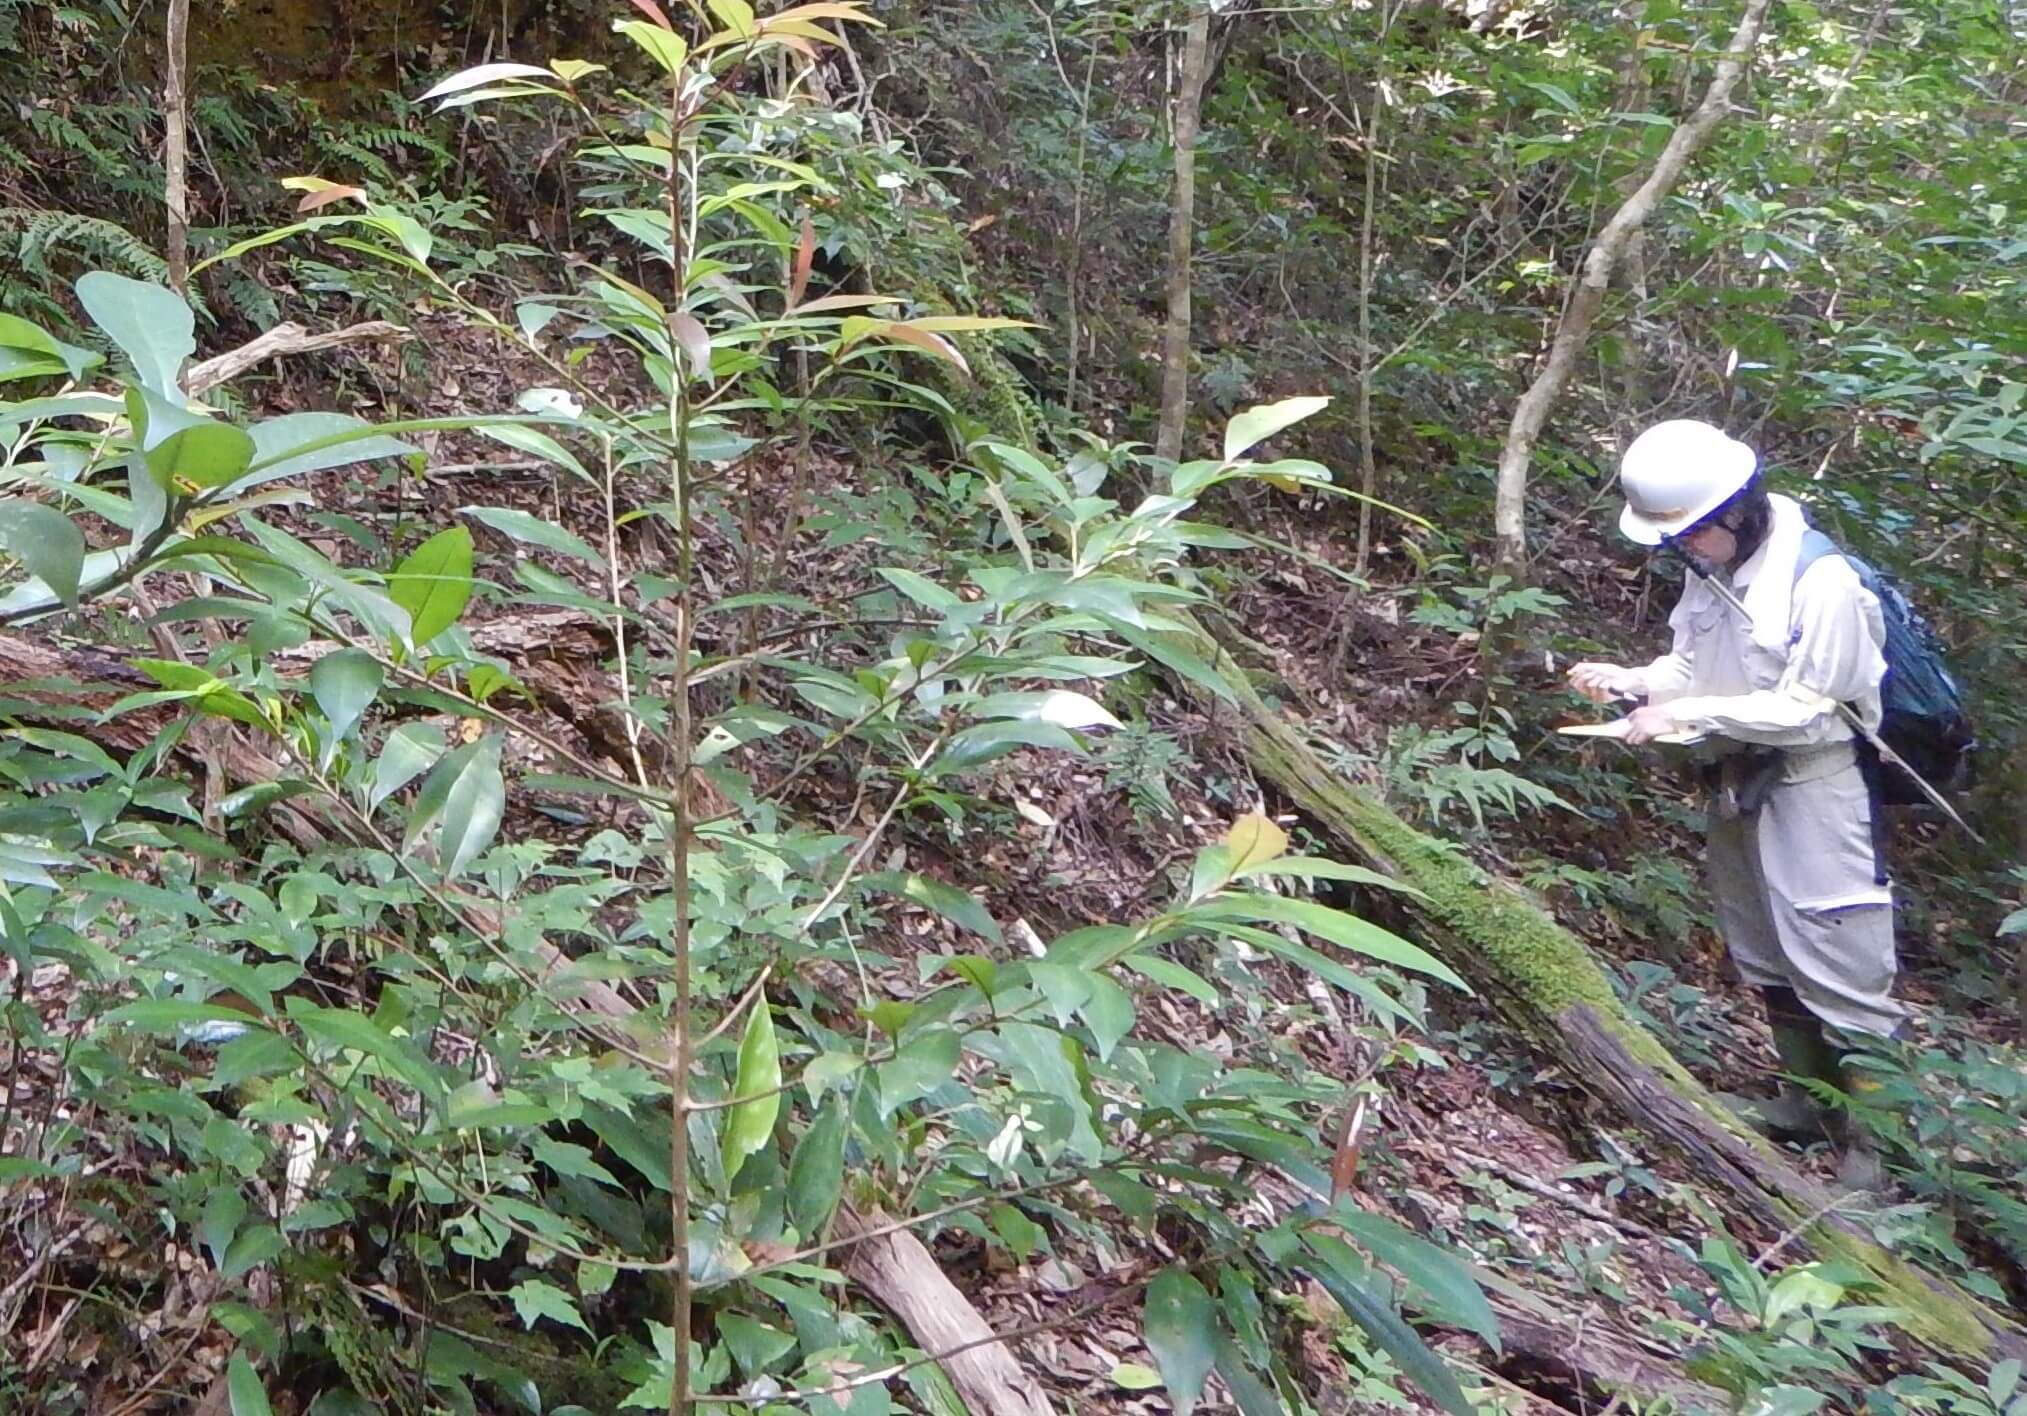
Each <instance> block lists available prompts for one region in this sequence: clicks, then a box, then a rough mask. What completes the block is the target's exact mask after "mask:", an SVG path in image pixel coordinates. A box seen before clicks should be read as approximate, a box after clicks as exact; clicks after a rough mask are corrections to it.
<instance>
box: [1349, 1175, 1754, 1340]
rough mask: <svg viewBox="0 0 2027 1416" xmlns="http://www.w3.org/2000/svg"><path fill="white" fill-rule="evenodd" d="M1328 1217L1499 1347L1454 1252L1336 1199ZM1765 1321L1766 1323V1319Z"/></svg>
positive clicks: (1448, 1315)
mask: <svg viewBox="0 0 2027 1416" xmlns="http://www.w3.org/2000/svg"><path fill="white" fill-rule="evenodd" d="M1332 1218H1333V1220H1334V1221H1335V1222H1336V1223H1337V1225H1338V1226H1339V1227H1340V1228H1342V1229H1343V1230H1344V1231H1345V1232H1346V1233H1347V1234H1349V1235H1351V1237H1352V1238H1354V1239H1356V1240H1357V1241H1358V1242H1359V1243H1361V1244H1363V1245H1365V1247H1366V1248H1367V1249H1369V1250H1371V1252H1372V1255H1373V1257H1374V1258H1376V1259H1378V1260H1379V1261H1380V1262H1381V1263H1384V1264H1386V1265H1387V1266H1389V1267H1390V1268H1393V1269H1394V1270H1396V1271H1397V1272H1398V1273H1399V1274H1400V1276H1401V1277H1402V1278H1403V1279H1405V1280H1407V1283H1408V1287H1409V1288H1411V1289H1413V1290H1415V1291H1416V1292H1417V1293H1419V1294H1420V1295H1422V1297H1423V1298H1425V1299H1426V1300H1427V1301H1428V1304H1429V1306H1430V1307H1431V1308H1432V1309H1434V1310H1435V1311H1436V1313H1437V1315H1438V1316H1439V1317H1441V1318H1442V1319H1443V1320H1444V1321H1446V1322H1449V1323H1453V1324H1455V1325H1456V1326H1458V1327H1462V1328H1465V1329H1467V1330H1469V1331H1471V1332H1475V1333H1477V1334H1478V1336H1480V1337H1482V1338H1484V1339H1485V1341H1486V1344H1487V1345H1488V1346H1490V1347H1491V1348H1492V1350H1493V1351H1494V1352H1497V1351H1499V1319H1498V1317H1496V1316H1495V1315H1494V1314H1493V1311H1492V1305H1491V1304H1490V1303H1488V1302H1486V1301H1485V1291H1484V1290H1483V1289H1482V1288H1480V1287H1479V1286H1478V1280H1477V1279H1475V1278H1473V1277H1472V1276H1471V1270H1470V1269H1468V1268H1466V1267H1465V1266H1464V1264H1463V1263H1462V1261H1460V1260H1459V1259H1458V1258H1457V1257H1456V1256H1454V1255H1452V1254H1450V1253H1449V1252H1447V1251H1446V1250H1444V1249H1441V1248H1439V1247H1438V1246H1436V1245H1434V1244H1431V1243H1430V1242H1429V1241H1428V1240H1426V1239H1424V1238H1422V1236H1421V1235H1419V1234H1415V1233H1412V1232H1410V1231H1409V1230H1407V1229H1404V1228H1402V1227H1401V1226H1400V1225H1398V1224H1396V1223H1394V1222H1393V1221H1392V1220H1390V1219H1387V1218H1384V1217H1383V1216H1381V1215H1376V1214H1371V1213H1368V1212H1367V1211H1365V1210H1361V1209H1358V1208H1356V1207H1354V1206H1352V1205H1348V1204H1340V1205H1339V1206H1338V1207H1337V1208H1336V1210H1335V1211H1334V1212H1333V1214H1332ZM1768 1322H1769V1324H1770V1325H1771V1322H1772V1320H1771V1319H1769V1320H1768Z"/></svg>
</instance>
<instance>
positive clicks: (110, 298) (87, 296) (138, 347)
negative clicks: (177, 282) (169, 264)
mask: <svg viewBox="0 0 2027 1416" xmlns="http://www.w3.org/2000/svg"><path fill="white" fill-rule="evenodd" d="M77 298H78V301H79V303H80V304H82V305H83V306H84V310H85V313H86V314H88V315H90V316H91V320H92V323H93V324H95V325H97V326H98V327H99V328H100V329H101V330H103V331H104V332H105V335H106V337H107V338H108V339H110V340H112V342H113V343H115V344H117V345H119V347H120V350H121V352H122V353H124V354H125V355H126V356H127V361H128V363H130V364H132V365H133V369H134V374H135V376H136V377H137V378H139V379H140V381H141V383H142V385H143V386H144V387H146V388H150V389H153V390H154V391H155V392H156V393H159V394H162V395H163V396H165V397H167V396H170V395H171V394H172V393H173V391H174V390H175V389H176V388H177V387H178V383H177V380H178V379H179V377H180V376H181V374H182V372H183V362H184V360H186V359H188V358H189V357H190V356H191V355H192V354H194V353H196V352H197V321H196V317H195V316H193V315H192V314H191V313H190V306H189V305H188V304H187V303H186V302H185V301H184V300H183V298H182V297H181V296H180V295H178V294H177V293H176V292H175V291H173V290H171V289H169V288H168V287H167V286H163V285H156V284H153V283H152V282H150V281H146V280H134V279H132V278H130V277H128V276H124V275H115V274H113V273H112V272H111V271H105V270H95V271H93V272H91V273H90V274H89V275H86V276H82V277H80V278H79V280H78V282H77Z"/></svg>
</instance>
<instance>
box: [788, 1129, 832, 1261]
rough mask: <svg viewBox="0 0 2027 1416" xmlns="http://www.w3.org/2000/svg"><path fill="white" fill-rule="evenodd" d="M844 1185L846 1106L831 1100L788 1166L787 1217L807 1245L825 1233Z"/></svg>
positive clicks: (801, 1142) (803, 1137)
mask: <svg viewBox="0 0 2027 1416" xmlns="http://www.w3.org/2000/svg"><path fill="white" fill-rule="evenodd" d="M844 1181H845V1102H844V1098H843V1097H842V1096H833V1097H831V1099H830V1101H829V1103H828V1104H827V1105H825V1106H824V1108H823V1109H822V1110H821V1111H819V1112H817V1114H816V1120H814V1121H812V1122H810V1125H809V1129H808V1130H807V1131H805V1132H803V1134H802V1139H801V1140H800V1141H798V1142H797V1143H796V1147H795V1156H794V1158H793V1159H792V1160H790V1161H789V1163H788V1217H789V1219H790V1220H792V1221H793V1222H794V1224H795V1232H796V1233H797V1234H799V1235H801V1236H802V1238H803V1239H804V1240H805V1241H808V1240H811V1239H814V1238H815V1237H816V1236H817V1235H819V1234H821V1233H823V1229H824V1226H825V1225H827V1224H829V1223H830V1217H831V1214H832V1213H833V1212H834V1211H835V1210H836V1209H837V1207H838V1197H839V1195H841V1194H842V1193H843V1191H844Z"/></svg>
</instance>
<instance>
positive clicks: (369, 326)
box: [183, 320, 412, 398]
mask: <svg viewBox="0 0 2027 1416" xmlns="http://www.w3.org/2000/svg"><path fill="white" fill-rule="evenodd" d="M409 338H412V336H411V335H410V334H409V332H408V331H407V330H406V329H403V328H402V327H401V326H400V325H398V324H389V323H388V322H387V321H386V320H368V321H366V322H365V323H364V324H355V325H347V326H346V327H345V328H344V329H334V330H328V331H326V332H325V333H323V334H311V333H310V332H309V331H308V330H306V329H304V328H303V327H302V326H301V325H299V324H295V323H293V322H284V323H282V324H278V325H276V326H275V327H274V328H273V329H271V330H269V331H267V332H266V333H265V334H261V335H257V336H256V337H254V338H253V339H250V340H248V341H247V342H246V343H244V344H242V345H240V346H239V348H237V349H228V350H226V351H225V352H224V353H223V354H216V355H213V356H212V357H211V358H209V359H206V360H205V361H204V362H203V363H201V364H192V365H191V366H190V369H189V371H188V372H187V373H185V374H184V375H183V391H184V392H185V393H187V394H189V395H190V396H191V397H192V398H195V397H197V396H198V395H200V394H204V393H209V392H210V391H211V390H212V389H214V388H217V387H218V386H219V385H220V384H222V383H229V382H231V381H232V380H233V379H236V378H238V377H239V376H240V375H241V374H243V373H245V372H246V371H247V370H248V369H251V368H252V367H253V366H254V365H256V364H259V363H262V362H264V361H266V360H268V359H279V358H282V357H284V356H285V355H289V354H314V353H315V352H317V351H318V350H320V349H336V348H338V347H339V346H340V345H345V344H399V343H401V342H403V341H404V340H407V339H409Z"/></svg>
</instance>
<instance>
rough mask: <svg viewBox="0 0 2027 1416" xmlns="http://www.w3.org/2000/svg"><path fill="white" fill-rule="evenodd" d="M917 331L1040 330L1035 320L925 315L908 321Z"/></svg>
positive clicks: (945, 332) (954, 332)
mask: <svg viewBox="0 0 2027 1416" xmlns="http://www.w3.org/2000/svg"><path fill="white" fill-rule="evenodd" d="M908 323H909V325H910V326H912V327H913V328H915V329H927V330H934V331H936V332H937V333H938V334H970V333H973V332H975V331H977V330H983V329H1040V328H1041V326H1040V325H1038V324H1036V323H1035V322H1034V321H1033V320H1009V319H1001V318H999V317H998V316H987V315H924V316H922V317H921V318H920V319H913V320H909V321H908Z"/></svg>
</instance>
